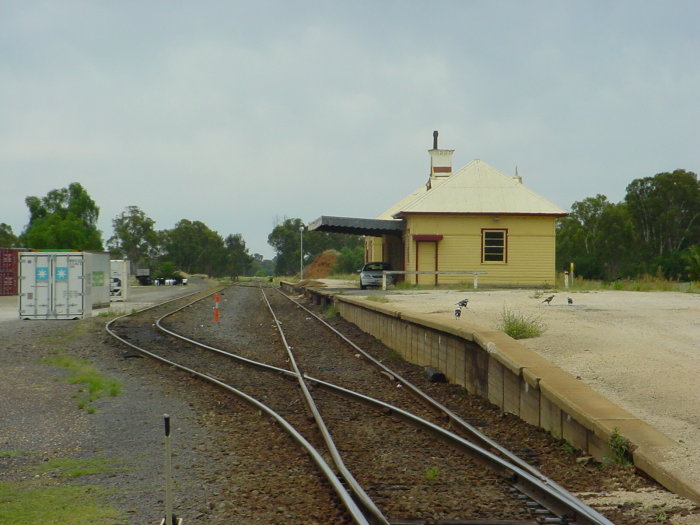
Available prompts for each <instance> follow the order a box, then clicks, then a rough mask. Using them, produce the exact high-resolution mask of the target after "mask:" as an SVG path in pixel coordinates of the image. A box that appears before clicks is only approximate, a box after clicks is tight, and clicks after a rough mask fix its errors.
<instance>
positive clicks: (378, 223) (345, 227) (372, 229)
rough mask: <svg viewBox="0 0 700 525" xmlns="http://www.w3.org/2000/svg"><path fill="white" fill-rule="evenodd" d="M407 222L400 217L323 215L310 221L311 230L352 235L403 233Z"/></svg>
mask: <svg viewBox="0 0 700 525" xmlns="http://www.w3.org/2000/svg"><path fill="white" fill-rule="evenodd" d="M405 227H406V223H405V221H403V220H399V219H356V218H353V217H332V216H329V215H323V216H321V217H319V218H318V219H316V220H315V221H313V222H311V223H309V230H310V231H319V232H332V233H349V234H352V235H372V236H374V237H379V236H382V235H401V234H402V233H403V231H404V228H405Z"/></svg>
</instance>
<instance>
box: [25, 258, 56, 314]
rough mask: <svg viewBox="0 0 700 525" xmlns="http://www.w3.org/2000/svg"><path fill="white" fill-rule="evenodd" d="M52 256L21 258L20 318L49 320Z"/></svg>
mask: <svg viewBox="0 0 700 525" xmlns="http://www.w3.org/2000/svg"><path fill="white" fill-rule="evenodd" d="M50 262H51V260H50V256H48V255H44V254H33V253H25V254H22V256H21V258H20V273H21V276H22V277H21V279H20V301H19V308H20V317H42V318H47V317H49V315H50V311H51V303H52V298H51V291H52V290H51V267H50Z"/></svg>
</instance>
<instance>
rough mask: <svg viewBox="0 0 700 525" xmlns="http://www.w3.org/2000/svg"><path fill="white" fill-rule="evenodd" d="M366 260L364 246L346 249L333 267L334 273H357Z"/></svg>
mask: <svg viewBox="0 0 700 525" xmlns="http://www.w3.org/2000/svg"><path fill="white" fill-rule="evenodd" d="M364 260H365V248H364V246H355V247H354V248H350V247H347V246H346V247H345V248H342V249H341V250H340V253H339V254H338V262H337V263H336V265H335V266H334V267H333V272H334V273H356V272H357V270H359V269H360V268H361V267H362V263H363V262H364Z"/></svg>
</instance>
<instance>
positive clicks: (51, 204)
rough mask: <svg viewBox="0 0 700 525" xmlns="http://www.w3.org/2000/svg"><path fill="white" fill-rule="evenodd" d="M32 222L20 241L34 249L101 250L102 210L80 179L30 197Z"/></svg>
mask: <svg viewBox="0 0 700 525" xmlns="http://www.w3.org/2000/svg"><path fill="white" fill-rule="evenodd" d="M25 202H26V204H27V207H28V208H29V224H28V225H27V227H26V229H25V230H24V232H23V233H22V235H21V236H20V242H21V243H22V244H23V245H24V246H27V247H31V248H55V249H76V250H102V233H101V232H100V231H99V230H98V229H97V219H98V217H99V215H100V209H99V208H98V207H97V205H96V204H95V201H93V200H92V199H91V198H90V196H89V195H88V193H87V192H86V191H85V189H84V188H83V187H82V186H81V185H80V184H79V183H77V182H74V183H72V184H70V185H69V186H68V188H62V189H58V190H51V191H50V192H49V193H47V194H46V196H45V197H42V198H41V199H39V198H38V197H27V198H26V199H25Z"/></svg>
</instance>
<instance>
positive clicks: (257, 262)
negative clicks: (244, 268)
mask: <svg viewBox="0 0 700 525" xmlns="http://www.w3.org/2000/svg"><path fill="white" fill-rule="evenodd" d="M250 264H251V268H250V274H251V275H255V276H256V277H268V276H270V275H274V273H275V262H274V261H271V260H270V259H265V258H264V257H263V256H262V255H261V254H259V253H254V254H253V255H252V261H251V263H250Z"/></svg>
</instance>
